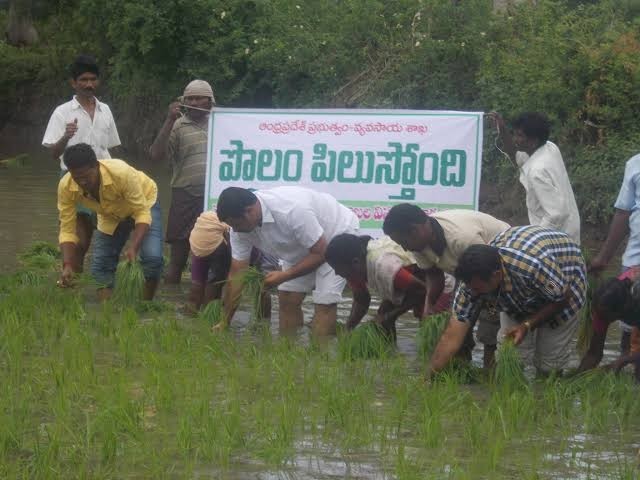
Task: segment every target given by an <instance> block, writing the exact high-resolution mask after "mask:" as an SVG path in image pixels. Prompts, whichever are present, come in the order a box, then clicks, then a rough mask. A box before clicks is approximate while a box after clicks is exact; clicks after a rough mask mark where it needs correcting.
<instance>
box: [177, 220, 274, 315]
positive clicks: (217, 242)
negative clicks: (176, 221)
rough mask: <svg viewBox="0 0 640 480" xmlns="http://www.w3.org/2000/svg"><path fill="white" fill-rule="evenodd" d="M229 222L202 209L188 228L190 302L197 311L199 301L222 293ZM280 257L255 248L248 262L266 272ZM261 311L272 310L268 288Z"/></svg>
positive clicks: (228, 261) (228, 250) (227, 260)
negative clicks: (202, 211)
mask: <svg viewBox="0 0 640 480" xmlns="http://www.w3.org/2000/svg"><path fill="white" fill-rule="evenodd" d="M229 229H230V227H229V225H227V224H226V223H224V222H221V221H220V220H219V219H218V215H217V214H216V212H204V213H202V215H200V216H199V217H198V219H197V220H196V224H195V226H194V227H193V230H191V235H190V236H189V243H190V246H191V291H190V292H189V305H190V308H191V310H193V311H198V310H199V309H200V307H201V306H202V305H206V304H207V303H209V302H210V301H212V300H215V299H218V298H220V297H221V293H222V287H223V284H224V282H225V280H226V279H227V275H228V274H229V268H230V266H231V244H230V243H229ZM278 263H279V261H278V259H277V258H275V257H274V256H272V255H268V254H266V253H264V252H261V251H260V250H258V249H256V248H254V249H253V250H252V251H251V259H250V264H251V265H252V266H254V267H256V268H257V269H258V270H260V271H262V272H264V273H267V272H271V271H275V270H278V269H279V268H280V266H279V264H278ZM262 312H263V314H264V315H265V317H268V316H269V315H270V312H271V297H270V296H269V294H268V292H265V295H264V296H263V299H262Z"/></svg>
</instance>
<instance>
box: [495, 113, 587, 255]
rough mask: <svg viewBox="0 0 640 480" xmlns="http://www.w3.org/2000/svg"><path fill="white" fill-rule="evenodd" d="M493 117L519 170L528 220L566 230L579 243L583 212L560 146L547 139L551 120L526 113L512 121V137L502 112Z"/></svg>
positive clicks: (506, 149)
mask: <svg viewBox="0 0 640 480" xmlns="http://www.w3.org/2000/svg"><path fill="white" fill-rule="evenodd" d="M488 117H489V118H492V119H493V120H494V123H495V125H496V128H497V129H498V134H499V135H500V139H501V141H502V143H503V146H504V150H505V153H506V154H507V155H508V156H509V159H510V160H511V162H512V163H513V164H514V165H515V166H516V167H517V168H518V169H519V170H520V183H522V185H523V186H524V188H525V190H526V192H527V194H526V195H527V196H526V199H527V200H526V201H527V211H528V214H529V223H530V224H531V225H538V226H541V227H545V228H548V229H551V230H557V231H560V232H563V233H566V234H567V235H569V237H571V239H572V240H573V241H574V242H576V243H577V244H578V245H579V244H580V214H579V213H578V206H577V205H576V200H575V197H574V196H573V189H572V188H571V182H570V181H569V176H568V175H567V170H566V168H565V165H564V161H563V160H562V154H561V153H560V149H558V147H557V146H556V145H555V144H554V143H552V142H550V141H548V138H549V121H548V120H547V118H546V117H545V116H544V115H542V114H540V113H523V114H521V115H520V116H519V117H517V118H516V119H515V120H514V121H513V136H512V135H511V133H510V132H509V130H508V129H507V127H506V125H505V122H504V120H503V119H502V117H501V116H500V114H498V113H496V112H492V113H490V114H489V115H488Z"/></svg>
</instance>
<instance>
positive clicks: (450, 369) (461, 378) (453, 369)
mask: <svg viewBox="0 0 640 480" xmlns="http://www.w3.org/2000/svg"><path fill="white" fill-rule="evenodd" d="M483 378H486V377H485V372H484V370H483V369H482V368H480V367H476V366H475V365H473V364H472V363H471V362H468V361H465V360H462V359H460V358H454V359H452V360H451V362H449V364H448V365H447V366H446V367H445V368H444V369H443V370H442V371H440V372H438V373H437V374H436V375H435V376H434V377H433V381H434V382H445V383H447V382H451V383H458V384H469V383H478V382H480V381H481V380H482V379H483Z"/></svg>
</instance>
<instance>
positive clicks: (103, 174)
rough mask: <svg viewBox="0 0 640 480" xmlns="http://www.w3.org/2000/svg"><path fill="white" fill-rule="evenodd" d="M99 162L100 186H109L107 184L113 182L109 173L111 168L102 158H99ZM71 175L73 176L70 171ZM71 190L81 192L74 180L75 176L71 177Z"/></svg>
mask: <svg viewBox="0 0 640 480" xmlns="http://www.w3.org/2000/svg"><path fill="white" fill-rule="evenodd" d="M98 164H99V167H100V186H101V187H103V186H107V185H111V184H113V177H112V176H111V174H110V173H109V170H108V169H107V167H106V166H105V165H104V163H102V160H98ZM69 176H70V177H71V174H70V173H69ZM69 190H70V191H71V192H79V191H80V187H79V186H78V184H77V183H76V182H75V181H74V180H73V177H71V183H69Z"/></svg>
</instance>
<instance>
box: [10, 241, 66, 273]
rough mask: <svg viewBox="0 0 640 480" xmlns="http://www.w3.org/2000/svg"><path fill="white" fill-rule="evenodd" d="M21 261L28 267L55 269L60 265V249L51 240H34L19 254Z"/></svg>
mask: <svg viewBox="0 0 640 480" xmlns="http://www.w3.org/2000/svg"><path fill="white" fill-rule="evenodd" d="M18 258H19V259H20V263H21V264H22V265H24V266H25V267H28V268H35V269H38V270H53V269H54V268H56V266H57V265H58V262H59V259H60V250H58V246H57V245H54V244H53V243H50V242H42V241H38V242H34V243H32V244H31V245H30V246H29V247H28V248H27V249H25V250H24V251H23V252H22V253H20V254H19V255H18Z"/></svg>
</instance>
